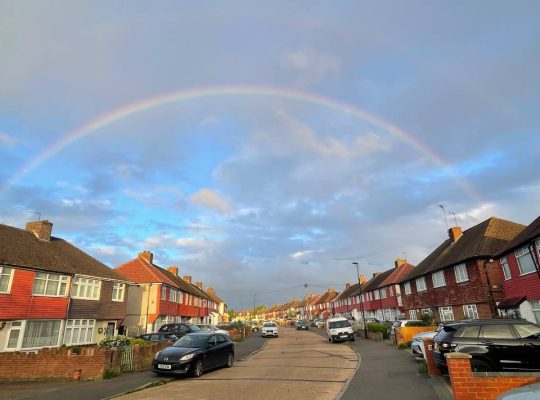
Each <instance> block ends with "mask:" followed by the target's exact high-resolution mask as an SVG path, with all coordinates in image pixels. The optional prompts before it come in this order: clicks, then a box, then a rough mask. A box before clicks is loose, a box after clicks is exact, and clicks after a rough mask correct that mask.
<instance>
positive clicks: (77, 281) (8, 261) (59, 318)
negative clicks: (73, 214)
mask: <svg viewBox="0 0 540 400" xmlns="http://www.w3.org/2000/svg"><path fill="white" fill-rule="evenodd" d="M52 226H53V224H52V223H50V222H49V221H46V220H43V221H34V222H29V223H28V224H27V225H26V229H19V228H14V227H11V226H7V225H0V351H16V350H32V349H38V348H43V347H56V346H61V345H63V344H65V345H79V344H91V343H96V342H99V341H100V340H101V339H103V338H105V337H106V336H107V335H113V334H117V333H118V330H119V328H120V330H122V329H121V324H122V321H123V319H124V317H125V313H126V298H127V295H128V293H129V290H128V281H127V280H126V279H124V278H122V277H121V276H120V275H118V274H117V273H115V272H114V271H113V270H111V269H110V268H109V267H107V266H106V265H105V264H103V263H101V262H100V261H98V260H96V259H95V258H93V257H91V256H90V255H88V254H86V253H85V252H83V251H82V250H80V249H78V248H77V247H75V246H73V245H72V244H71V243H69V242H67V241H65V240H63V239H60V238H57V237H54V236H51V234H52Z"/></svg>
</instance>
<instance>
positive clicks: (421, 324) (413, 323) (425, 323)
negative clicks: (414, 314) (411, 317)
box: [405, 321, 430, 326]
mask: <svg viewBox="0 0 540 400" xmlns="http://www.w3.org/2000/svg"><path fill="white" fill-rule="evenodd" d="M429 325H430V324H429V323H427V322H425V321H409V322H407V323H406V324H405V326H429Z"/></svg>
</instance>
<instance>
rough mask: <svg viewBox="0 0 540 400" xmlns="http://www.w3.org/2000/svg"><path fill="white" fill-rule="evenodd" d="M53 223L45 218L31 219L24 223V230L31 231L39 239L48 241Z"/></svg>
mask: <svg viewBox="0 0 540 400" xmlns="http://www.w3.org/2000/svg"><path fill="white" fill-rule="evenodd" d="M52 227H53V224H52V223H50V222H49V221H47V220H43V221H31V222H28V223H27V224H26V230H27V231H29V232H32V233H33V234H34V235H36V237H37V238H38V239H39V240H45V241H47V242H48V241H50V240H51V233H52Z"/></svg>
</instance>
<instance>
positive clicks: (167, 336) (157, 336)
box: [137, 332, 178, 342]
mask: <svg viewBox="0 0 540 400" xmlns="http://www.w3.org/2000/svg"><path fill="white" fill-rule="evenodd" d="M137 338H138V339H143V340H146V341H147V342H166V341H168V340H172V341H177V340H178V336H176V335H175V334H174V333H166V332H156V333H145V334H144V335H141V336H137Z"/></svg>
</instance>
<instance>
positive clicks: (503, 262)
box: [500, 257, 512, 281]
mask: <svg viewBox="0 0 540 400" xmlns="http://www.w3.org/2000/svg"><path fill="white" fill-rule="evenodd" d="M500 263H501V267H502V270H503V275H504V280H505V281H508V280H510V279H512V272H511V271H510V264H508V260H507V258H506V257H503V258H501V259H500Z"/></svg>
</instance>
